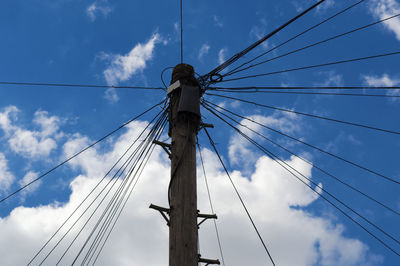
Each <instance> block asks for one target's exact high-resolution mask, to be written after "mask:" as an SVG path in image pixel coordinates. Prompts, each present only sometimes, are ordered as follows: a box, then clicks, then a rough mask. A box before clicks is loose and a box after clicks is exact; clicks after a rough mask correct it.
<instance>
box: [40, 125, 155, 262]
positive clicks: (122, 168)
mask: <svg viewBox="0 0 400 266" xmlns="http://www.w3.org/2000/svg"><path fill="white" fill-rule="evenodd" d="M149 134H150V133H149ZM143 143H144V141H142V142H141V143H140V144H139V146H138V147H137V148H136V149H135V151H134V152H133V153H132V154H131V155H130V156H129V158H128V159H127V160H126V161H125V162H124V164H123V165H122V166H121V167H120V168H119V169H118V171H117V172H116V173H114V176H113V177H112V178H111V179H110V180H109V181H108V183H107V184H106V186H104V187H103V189H102V190H101V191H100V192H99V193H98V195H97V196H96V197H95V198H94V199H93V200H92V202H91V203H90V204H89V206H87V207H86V208H85V210H84V211H83V212H82V213H81V215H80V216H79V217H78V218H77V219H76V220H75V222H74V223H73V224H72V225H71V226H70V227H69V229H68V230H67V231H66V232H65V233H64V234H63V236H62V237H61V238H60V239H59V240H58V242H57V243H56V244H55V245H54V246H53V248H52V249H51V250H50V251H49V252H48V253H47V255H46V256H45V258H44V259H43V260H42V261H41V263H40V264H39V265H42V264H43V263H44V261H45V260H46V259H47V258H48V257H49V256H50V255H51V253H52V252H53V251H54V250H55V249H56V248H57V246H58V245H59V244H60V243H61V241H62V240H63V239H64V238H65V237H66V236H67V235H68V234H69V232H70V231H71V230H72V229H73V228H74V227H75V225H76V224H77V223H78V222H79V220H80V219H81V218H82V217H83V215H84V214H85V213H86V212H87V211H88V210H89V208H90V207H91V206H92V205H93V204H94V203H95V201H96V200H97V199H98V198H99V197H100V195H101V194H102V193H103V191H105V189H106V188H107V187H108V185H109V184H110V183H111V182H112V181H114V182H113V183H112V185H111V187H109V189H108V190H107V192H106V195H105V196H104V197H103V199H102V200H101V202H100V203H99V204H98V205H97V207H96V208H95V211H94V212H93V213H92V214H91V215H90V218H89V219H88V220H87V222H88V221H89V220H90V219H91V217H92V216H93V215H94V213H95V212H96V211H97V209H98V208H99V207H100V206H101V203H102V202H103V201H104V200H105V198H106V196H107V195H108V194H109V193H110V192H111V190H112V189H113V187H114V186H115V184H116V183H117V181H118V179H119V178H120V177H121V175H122V174H123V173H124V172H125V169H126V168H127V167H128V165H129V163H130V162H131V161H132V159H133V157H134V156H135V154H137V152H138V151H139V149H140V148H141V147H142V145H143ZM87 222H86V223H85V225H84V226H83V227H82V229H81V231H80V232H79V233H78V235H77V236H79V234H80V233H81V232H82V230H83V228H84V227H85V226H86V224H87ZM77 236H76V237H75V238H74V240H73V241H72V243H71V245H70V246H69V247H68V248H67V250H66V251H65V252H64V253H63V255H62V257H61V258H60V260H59V261H58V263H59V262H60V261H61V260H62V258H63V257H64V256H65V254H66V253H67V251H68V250H69V248H70V247H71V246H72V244H73V243H74V242H75V240H76V238H77Z"/></svg>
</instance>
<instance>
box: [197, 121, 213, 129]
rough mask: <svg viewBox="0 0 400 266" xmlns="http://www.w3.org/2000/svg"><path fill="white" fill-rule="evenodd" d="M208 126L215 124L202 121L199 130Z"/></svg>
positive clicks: (211, 126)
mask: <svg viewBox="0 0 400 266" xmlns="http://www.w3.org/2000/svg"><path fill="white" fill-rule="evenodd" d="M206 127H208V128H214V125H213V124H207V123H203V122H201V123H200V126H199V131H200V130H202V129H203V128H206Z"/></svg>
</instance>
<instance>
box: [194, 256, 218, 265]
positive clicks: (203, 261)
mask: <svg viewBox="0 0 400 266" xmlns="http://www.w3.org/2000/svg"><path fill="white" fill-rule="evenodd" d="M199 262H200V263H206V266H207V265H211V264H217V265H220V264H221V263H220V262H219V260H209V259H203V258H202V257H201V255H200V254H199Z"/></svg>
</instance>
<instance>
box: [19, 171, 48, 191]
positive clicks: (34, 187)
mask: <svg viewBox="0 0 400 266" xmlns="http://www.w3.org/2000/svg"><path fill="white" fill-rule="evenodd" d="M38 176H39V173H37V172H34V171H29V172H28V173H26V175H25V176H24V177H23V178H22V179H21V180H19V181H18V184H19V185H20V186H21V187H23V186H25V185H27V184H28V183H30V182H31V181H33V180H35V179H36V178H38ZM41 183H42V181H41V180H38V181H36V182H34V183H32V184H31V185H29V186H28V187H26V188H25V189H24V190H23V191H22V192H21V193H22V194H23V195H26V194H28V193H33V192H34V191H36V190H37V189H38V188H39V187H40V184H41Z"/></svg>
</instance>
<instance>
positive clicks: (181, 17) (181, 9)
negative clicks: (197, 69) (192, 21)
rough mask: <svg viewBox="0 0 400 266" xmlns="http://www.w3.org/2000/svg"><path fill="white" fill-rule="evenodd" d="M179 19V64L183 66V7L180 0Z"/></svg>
mask: <svg viewBox="0 0 400 266" xmlns="http://www.w3.org/2000/svg"><path fill="white" fill-rule="evenodd" d="M180 11H181V12H180V13H181V14H180V15H181V16H180V19H181V64H183V7H182V0H180Z"/></svg>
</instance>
